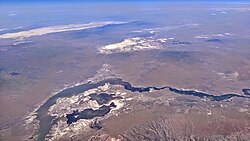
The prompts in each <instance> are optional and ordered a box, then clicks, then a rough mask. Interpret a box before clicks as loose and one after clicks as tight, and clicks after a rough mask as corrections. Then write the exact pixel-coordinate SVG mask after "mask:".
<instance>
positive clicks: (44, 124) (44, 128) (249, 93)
mask: <svg viewBox="0 0 250 141" xmlns="http://www.w3.org/2000/svg"><path fill="white" fill-rule="evenodd" d="M105 83H109V84H111V85H121V86H123V87H124V89H126V90H129V91H131V92H140V93H143V92H150V91H151V90H156V91H159V90H164V89H166V90H167V91H171V92H174V93H176V94H181V95H191V96H195V97H199V98H207V99H209V100H210V101H223V100H228V99H230V98H232V97H241V98H250V89H242V92H243V93H244V95H242V94H222V95H212V94H208V93H204V92H199V91H195V90H182V89H178V88H174V87H170V86H165V87H160V88H158V87H154V86H150V87H133V86H132V85H131V84H130V83H129V82H125V81H123V80H122V79H121V78H112V79H106V80H103V81H100V82H97V83H86V84H81V85H78V86H74V87H71V88H67V89H65V90H62V91H60V92H58V93H57V94H56V95H54V96H52V97H50V98H49V99H48V100H47V101H46V102H45V103H44V104H43V105H42V106H41V107H40V108H39V109H38V110H37V111H36V112H37V120H39V121H40V122H39V126H40V128H39V134H38V140H39V141H43V140H45V136H46V135H47V134H48V133H49V131H50V129H51V127H52V125H53V123H54V122H55V121H56V119H55V117H52V116H50V115H48V110H49V108H50V106H52V105H54V104H55V103H56V100H57V99H59V98H62V97H70V96H72V95H75V94H79V93H83V92H84V91H87V90H90V89H93V88H97V87H99V86H104V85H105ZM91 96H92V97H91V98H92V99H94V100H96V101H97V102H98V103H99V104H100V103H102V104H103V103H106V102H107V100H110V99H112V96H111V97H110V96H109V95H108V94H102V95H101V97H98V96H97V95H95V94H93V95H91ZM115 106H116V105H114V103H111V104H110V105H109V106H102V107H100V108H99V109H97V110H93V109H91V108H89V109H85V110H83V111H80V112H79V111H74V112H73V113H71V114H70V113H68V114H67V118H68V121H67V122H68V124H70V123H72V122H76V121H77V120H79V119H92V118H95V117H100V116H104V115H106V114H107V113H109V111H110V109H111V108H113V107H115Z"/></svg>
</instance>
